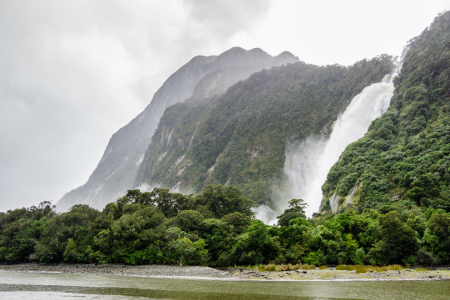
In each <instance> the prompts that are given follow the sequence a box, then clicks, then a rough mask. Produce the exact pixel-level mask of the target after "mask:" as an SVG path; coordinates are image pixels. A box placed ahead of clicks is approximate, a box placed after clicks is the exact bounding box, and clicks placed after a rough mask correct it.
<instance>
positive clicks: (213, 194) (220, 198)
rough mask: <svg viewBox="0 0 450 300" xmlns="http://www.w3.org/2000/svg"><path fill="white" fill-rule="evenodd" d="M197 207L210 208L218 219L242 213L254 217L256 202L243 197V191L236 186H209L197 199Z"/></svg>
mask: <svg viewBox="0 0 450 300" xmlns="http://www.w3.org/2000/svg"><path fill="white" fill-rule="evenodd" d="M195 200H196V201H195V203H196V206H203V205H206V206H208V208H209V210H210V211H211V212H212V213H213V214H214V216H215V217H216V218H222V217H223V216H225V215H228V214H231V213H234V212H240V213H243V214H244V215H247V216H249V217H251V216H253V215H254V213H253V212H252V210H251V208H252V207H254V206H255V205H256V204H255V202H254V201H252V200H250V199H248V198H246V197H244V196H242V191H240V190H239V189H238V188H237V187H234V186H223V185H212V184H211V185H207V186H206V187H205V188H204V189H203V191H202V192H201V193H200V195H198V196H197V197H196V199H195Z"/></svg>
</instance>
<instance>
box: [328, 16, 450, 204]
mask: <svg viewBox="0 0 450 300" xmlns="http://www.w3.org/2000/svg"><path fill="white" fill-rule="evenodd" d="M408 48H409V50H408V53H407V54H406V56H405V59H404V63H403V67H402V69H401V72H400V74H399V76H398V77H397V78H395V80H394V85H395V91H394V96H393V98H392V100H391V105H390V107H389V109H388V110H387V112H386V113H385V114H383V115H382V116H381V117H380V118H378V119H376V120H375V121H374V122H373V123H372V124H371V125H370V127H369V131H368V132H367V134H366V135H365V136H364V137H363V138H362V139H360V140H358V141H357V142H355V143H353V144H350V145H349V146H348V147H347V148H346V149H345V151H344V152H343V153H342V155H341V157H340V159H339V161H338V162H337V163H336V164H335V165H334V166H333V167H332V168H331V170H330V172H329V174H328V176H327V181H326V182H325V184H324V185H323V187H322V190H323V194H324V199H323V201H322V205H321V211H322V212H327V211H331V210H332V209H331V207H332V204H334V205H336V209H333V210H334V212H336V211H343V210H346V209H357V210H359V211H363V210H364V209H366V208H376V207H379V206H381V205H386V204H393V203H394V202H398V201H399V203H400V204H401V206H405V207H414V206H415V205H417V206H421V207H425V208H427V207H430V206H431V207H434V208H435V209H436V208H441V209H445V210H446V211H449V210H450V157H449V155H450V115H449V104H450V82H449V75H450V12H447V13H444V14H441V15H439V16H438V17H437V18H436V19H435V20H434V22H433V23H432V24H431V25H430V27H429V28H427V29H425V30H424V31H423V32H422V34H421V35H420V36H418V37H416V38H414V39H412V40H411V41H409V44H408Z"/></svg>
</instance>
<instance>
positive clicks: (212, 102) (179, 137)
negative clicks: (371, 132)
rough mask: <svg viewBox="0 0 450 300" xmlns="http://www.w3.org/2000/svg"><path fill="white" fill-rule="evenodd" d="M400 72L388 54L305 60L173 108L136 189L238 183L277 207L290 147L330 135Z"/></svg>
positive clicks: (160, 128) (164, 119)
mask: <svg viewBox="0 0 450 300" xmlns="http://www.w3.org/2000/svg"><path fill="white" fill-rule="evenodd" d="M392 69H393V62H392V58H391V57H389V56H386V55H382V56H379V57H376V58H373V59H371V60H363V61H360V62H357V63H355V64H354V65H353V66H350V67H344V66H340V65H330V66H324V67H320V66H315V65H310V64H306V63H303V62H299V63H296V64H289V65H285V66H279V67H274V68H271V69H270V70H263V71H260V72H257V73H254V74H252V75H251V76H250V77H249V78H248V79H246V80H244V81H240V82H238V83H236V84H234V85H233V86H231V87H230V88H228V90H227V91H226V92H225V93H223V94H220V95H216V96H212V97H208V98H204V99H203V100H198V99H193V98H194V97H192V98H191V99H189V100H187V101H185V102H183V103H178V104H175V105H172V106H171V107H169V108H167V109H166V111H165V112H164V114H163V116H162V117H161V120H160V122H159V125H158V128H157V129H156V131H155V134H154V136H153V138H152V141H151V143H150V145H149V147H148V149H147V151H146V153H145V156H144V158H143V162H142V164H141V165H140V168H139V171H138V172H137V176H136V180H135V182H134V184H133V187H134V188H140V189H150V188H152V187H167V188H170V189H171V190H172V191H174V192H179V191H182V192H193V193H197V192H200V191H201V190H202V188H203V187H204V186H206V185H208V184H222V185H234V186H236V187H238V188H239V189H241V190H242V191H243V192H244V196H246V197H248V198H250V199H252V200H254V201H256V202H257V203H258V204H266V205H272V203H273V190H274V189H275V188H277V189H279V188H281V189H282V188H283V187H282V180H283V172H282V170H283V166H284V163H285V153H286V145H287V144H288V142H291V141H301V140H304V139H305V138H306V137H308V136H311V135H321V134H322V135H324V136H326V135H327V134H328V132H329V130H330V127H331V125H332V124H333V122H334V121H335V120H336V119H337V117H338V115H339V114H340V113H342V112H343V110H345V108H346V106H347V105H348V104H349V103H350V101H351V99H352V98H353V97H354V96H355V95H356V94H358V93H360V92H361V91H362V90H363V88H364V87H366V86H368V85H370V84H372V83H374V82H379V81H381V79H382V78H383V76H384V75H386V74H388V73H390V72H391V70H392Z"/></svg>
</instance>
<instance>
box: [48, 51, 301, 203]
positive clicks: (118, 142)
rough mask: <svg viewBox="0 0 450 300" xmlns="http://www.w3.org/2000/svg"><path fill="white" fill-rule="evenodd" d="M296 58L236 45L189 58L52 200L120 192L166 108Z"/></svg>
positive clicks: (87, 199) (102, 199)
mask: <svg viewBox="0 0 450 300" xmlns="http://www.w3.org/2000/svg"><path fill="white" fill-rule="evenodd" d="M297 61H298V58H297V57H295V56H294V55H292V54H291V53H289V52H283V53H281V54H280V55H278V56H271V55H269V54H267V53H266V52H264V51H263V50H261V49H252V50H248V51H247V50H244V49H242V48H239V47H234V48H231V49H229V50H228V51H225V52H224V53H222V54H220V55H218V56H209V57H205V56H196V57H194V58H193V59H191V60H190V61H189V62H188V63H187V64H185V65H184V66H182V67H181V68H180V69H179V70H178V71H176V72H175V73H174V74H172V75H171V76H170V77H169V78H168V79H167V80H166V81H165V82H164V84H163V85H162V86H161V88H160V89H159V90H158V91H157V92H156V93H155V95H154V97H153V99H152V101H151V103H150V104H149V105H148V106H147V107H146V108H145V110H144V111H143V112H142V113H140V114H139V115H138V116H136V118H134V119H133V120H132V121H131V122H130V123H129V124H127V125H126V126H124V127H123V128H121V129H119V130H118V131H117V132H116V133H115V134H114V135H113V136H112V137H111V139H110V141H109V143H108V146H107V147H106V149H105V152H104V154H103V157H102V159H101V160H100V162H99V164H98V165H97V167H96V169H95V170H94V172H93V173H92V175H91V176H90V177H89V180H88V181H87V182H86V184H84V185H83V186H80V187H78V188H77V189H74V190H72V191H70V192H69V193H67V194H66V195H64V197H63V198H62V199H61V200H60V201H59V202H58V203H57V207H58V210H61V211H64V210H66V209H68V208H69V207H71V206H72V205H74V204H79V203H83V204H89V205H91V206H94V207H97V208H101V207H104V206H105V205H106V204H107V203H109V202H111V201H114V200H115V199H117V198H118V197H120V196H121V195H123V194H124V193H126V191H127V190H128V189H130V188H131V185H132V183H133V181H134V179H135V177H136V173H137V170H138V169H139V165H140V164H141V162H142V159H143V157H144V153H145V151H146V149H147V148H148V146H149V144H150V141H151V138H152V136H153V133H154V131H155V129H156V127H157V125H158V122H159V119H160V118H161V116H162V115H163V112H164V110H165V109H166V108H167V107H169V106H171V105H173V104H175V103H178V102H183V101H185V100H186V99H188V98H192V99H193V100H202V99H204V98H205V97H207V96H213V95H217V94H221V93H223V92H224V91H225V90H226V89H227V88H228V87H229V86H231V85H232V84H234V83H236V82H238V81H239V80H241V79H245V78H248V77H249V76H250V75H251V74H252V73H254V72H257V71H260V70H262V69H269V68H271V67H272V66H278V65H282V64H287V63H293V62H297Z"/></svg>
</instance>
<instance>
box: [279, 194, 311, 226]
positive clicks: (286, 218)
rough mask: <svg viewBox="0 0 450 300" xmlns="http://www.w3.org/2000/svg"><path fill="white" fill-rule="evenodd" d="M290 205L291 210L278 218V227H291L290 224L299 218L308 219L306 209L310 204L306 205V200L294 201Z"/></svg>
mask: <svg viewBox="0 0 450 300" xmlns="http://www.w3.org/2000/svg"><path fill="white" fill-rule="evenodd" d="M288 203H289V208H288V209H286V210H285V211H284V213H283V214H281V215H279V216H278V217H277V219H278V226H289V222H290V221H291V220H294V219H297V218H305V219H306V215H305V208H306V207H308V204H307V203H305V200H303V199H292V200H290V201H289V202H288Z"/></svg>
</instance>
